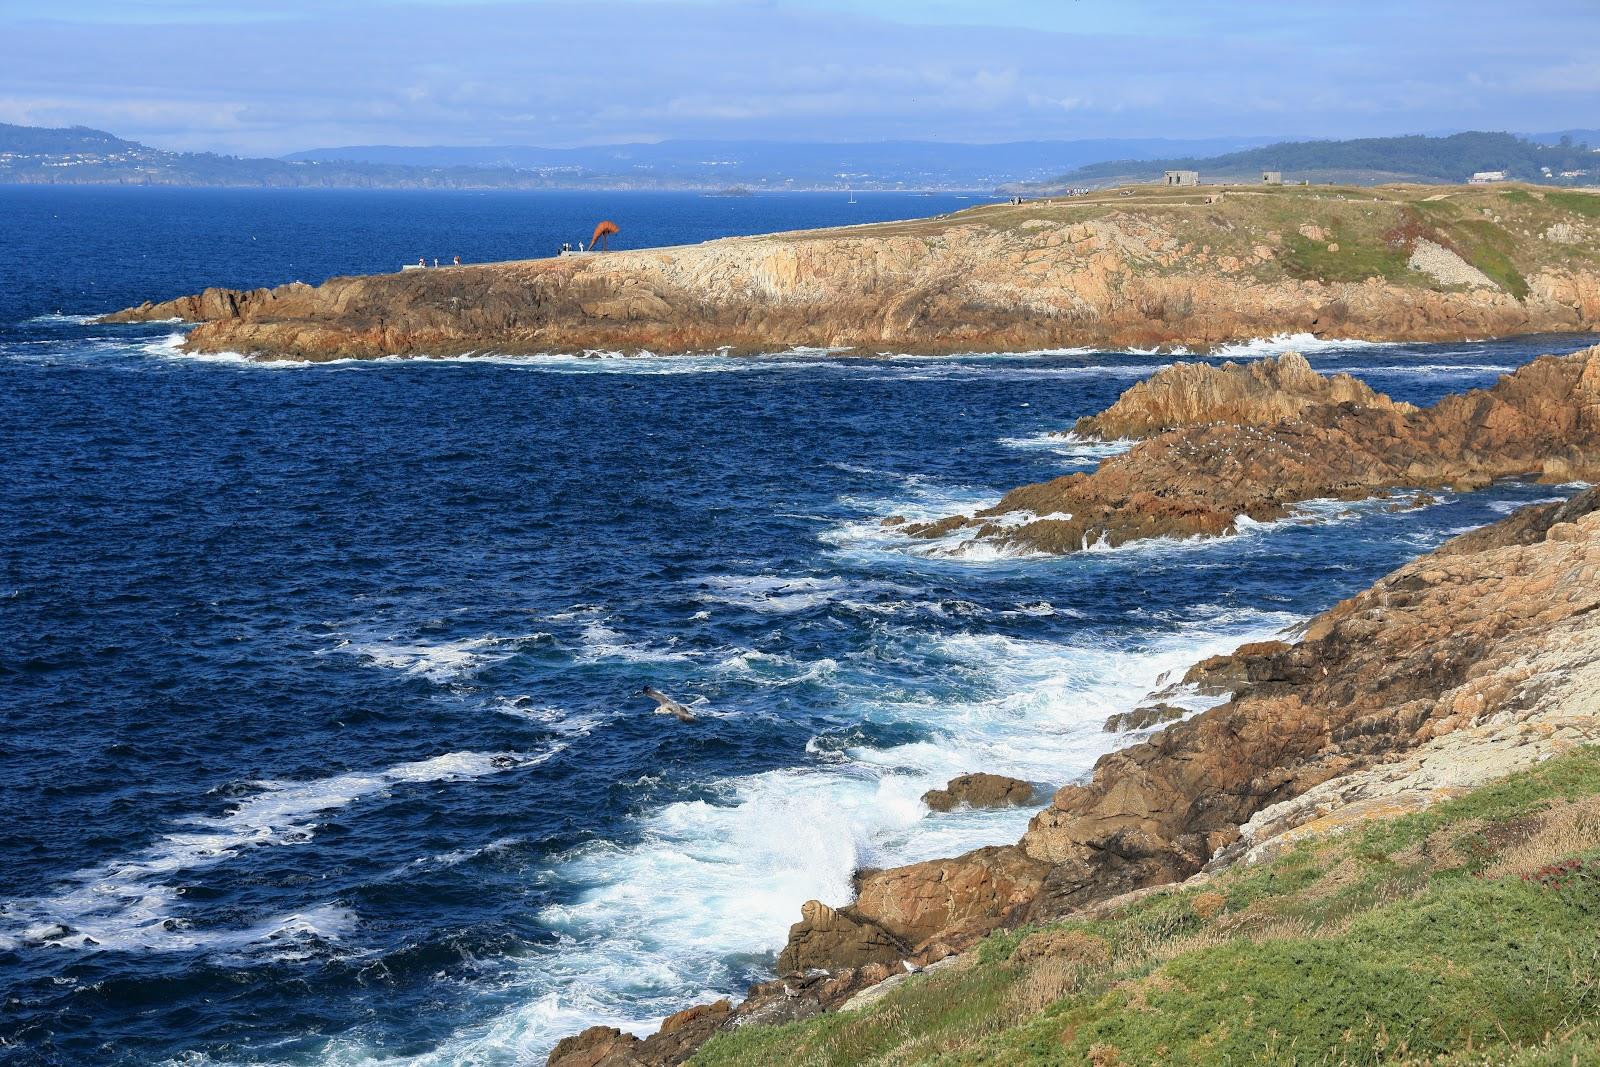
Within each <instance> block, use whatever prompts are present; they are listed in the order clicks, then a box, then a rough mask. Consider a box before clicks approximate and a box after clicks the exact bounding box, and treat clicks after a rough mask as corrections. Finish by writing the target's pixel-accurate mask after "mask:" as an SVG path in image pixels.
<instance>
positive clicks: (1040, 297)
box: [109, 187, 1600, 360]
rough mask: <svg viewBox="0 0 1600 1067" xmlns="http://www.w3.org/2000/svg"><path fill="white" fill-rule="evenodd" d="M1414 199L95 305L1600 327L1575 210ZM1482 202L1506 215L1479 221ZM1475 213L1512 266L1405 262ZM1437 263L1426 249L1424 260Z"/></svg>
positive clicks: (316, 346) (408, 322)
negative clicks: (1482, 280)
mask: <svg viewBox="0 0 1600 1067" xmlns="http://www.w3.org/2000/svg"><path fill="white" fill-rule="evenodd" d="M1420 201H1421V195H1420V194H1418V193H1417V192H1415V191H1408V190H1405V189H1400V188H1391V189H1380V190H1363V191H1362V193H1361V195H1360V197H1359V198H1352V199H1349V200H1345V199H1341V198H1338V197H1334V196H1324V195H1322V192H1321V191H1316V190H1300V189H1287V188H1286V189H1283V190H1280V191H1272V192H1268V191H1258V192H1253V193H1244V192H1238V193H1233V194H1230V195H1229V196H1228V197H1226V198H1225V199H1223V200H1222V201H1219V202H1216V203H1211V204H1207V203H1206V202H1205V198H1204V196H1203V195H1198V194H1188V193H1173V192H1167V191H1163V190H1160V189H1144V188H1140V189H1136V190H1133V191H1132V192H1131V193H1130V195H1128V196H1126V197H1123V196H1118V195H1116V194H1115V193H1107V194H1105V195H1095V196H1091V197H1084V198H1072V199H1068V200H1061V201H1058V202H1030V203H1025V204H1021V205H1014V206H1013V205H994V206H988V207H982V208H975V209H972V210H970V211H964V212H959V213H956V214H954V215H951V216H949V217H944V218H937V219H924V220H917V221H913V222H903V223H886V224H882V225H877V226H863V227H852V228H848V229H841V230H827V231H813V232H802V233H791V234H775V235H771V236H765V237H748V238H733V239H728V240H723V241H713V242H708V243H706V244H704V245H698V246H692V247H680V248H665V249H655V250H648V251H636V252H614V253H608V254H605V255H597V256H581V257H569V258H558V259H549V260H527V261H522V262H512V263H500V264H491V265H482V266H467V267H449V268H441V269H437V270H414V271H406V272H404V273H400V274H388V275H374V276H367V277H353V278H335V279H332V280H330V281H328V282H325V283H324V284H322V285H319V286H316V287H315V288H313V287H309V286H306V285H302V284H299V283H295V284H292V285H286V286H281V287H279V288H277V289H271V290H264V289H257V290H249V291H240V290H222V289H208V290H206V291H205V292H204V293H201V294H199V295H197V296H186V297H181V298H179V299H177V300H172V301H167V302H164V303H157V304H144V305H141V306H140V307H138V308H132V309H129V310H127V311H124V312H120V313H118V314H116V315H113V316H110V317H109V321H118V322H130V321H146V320H155V319H166V318H174V317H176V318H182V319H185V320H188V321H193V322H198V323H200V325H199V326H198V327H197V328H196V329H195V330H194V331H193V332H192V333H191V334H190V336H189V338H188V341H187V342H186V343H187V345H188V347H189V348H190V349H192V350H197V351H207V352H217V351H237V352H242V353H246V354H251V355H256V356H260V357H263V358H296V359H307V360H320V359H333V358H340V357H373V356H382V355H389V354H431V355H455V354H462V353H472V352H481V351H494V352H508V353H538V352H570V351H585V350H618V351H624V352H633V351H639V350H649V351H652V352H656V353H674V352H685V351H711V350H718V349H724V348H726V349H730V350H732V351H754V350H772V349H781V348H787V347H790V346H794V345H818V346H832V347H839V348H853V349H860V350H866V351H878V350H881V349H883V348H885V347H892V348H895V349H898V350H903V351H972V350H983V351H1003V350H1027V349H1033V348H1041V347H1051V346H1064V345H1097V346H1104V347H1118V348H1120V347H1129V346H1139V347H1149V346H1154V345H1180V344H1181V345H1189V346H1200V347H1204V346H1210V345H1215V344H1219V343H1222V342H1226V341H1230V340H1243V339H1247V338H1252V337H1260V336H1268V335H1275V334H1278V333H1282V332H1285V331H1290V332H1302V331H1303V332H1310V333H1314V334H1318V335H1324V336H1334V337H1355V338H1370V339H1384V340H1392V339H1412V340H1443V339H1458V338H1465V337H1483V336H1490V335H1503V334H1511V333H1529V332H1537V331H1571V330H1581V329H1585V328H1589V327H1592V326H1594V325H1596V324H1597V323H1600V250H1597V249H1595V248H1594V247H1593V246H1592V245H1590V244H1588V243H1582V242H1580V243H1575V244H1562V243H1557V242H1553V241H1547V240H1544V239H1542V238H1540V237H1537V236H1531V235H1532V234H1535V233H1543V232H1548V231H1549V230H1550V228H1551V227H1553V226H1560V225H1563V224H1565V225H1568V226H1572V227H1581V226H1583V225H1586V220H1585V218H1584V217H1583V215H1582V213H1580V212H1573V211H1567V210H1565V209H1558V208H1557V207H1555V206H1553V205H1549V204H1546V203H1543V202H1539V201H1534V200H1531V199H1530V200H1529V201H1528V202H1526V203H1523V202H1511V201H1506V200H1504V198H1503V196H1502V195H1501V191H1496V190H1489V191H1486V190H1483V189H1479V188H1475V187H1474V188H1462V189H1457V190H1455V191H1453V192H1452V193H1450V194H1449V196H1448V198H1447V199H1444V200H1436V201H1435V202H1432V203H1430V204H1428V205H1427V207H1426V210H1425V211H1424V209H1423V207H1422V206H1421V204H1420ZM1485 207H1489V208H1490V209H1491V210H1492V211H1493V213H1494V214H1495V215H1497V216H1502V217H1503V219H1504V221H1503V222H1485V221H1484V218H1483V215H1482V210H1483V208H1485ZM1297 222H1298V223H1299V225H1300V230H1299V231H1296V230H1295V229H1294V228H1293V227H1294V226H1295V224H1296V223H1297ZM1485 226H1487V227H1489V228H1490V229H1492V231H1493V232H1492V234H1490V235H1488V237H1492V240H1491V241H1489V243H1490V244H1493V245H1494V247H1495V248H1496V249H1498V251H1497V252H1496V253H1495V258H1494V260H1493V264H1494V265H1495V269H1496V270H1498V271H1501V273H1502V274H1505V272H1507V271H1509V272H1510V274H1507V275H1506V285H1504V286H1502V285H1500V284H1498V283H1497V284H1495V285H1493V286H1492V287H1488V288H1484V287H1479V288H1471V289H1469V288H1464V287H1463V286H1461V285H1458V284H1455V275H1449V276H1448V278H1447V280H1446V281H1441V280H1440V278H1439V277H1436V276H1435V275H1434V274H1430V273H1428V272H1427V271H1426V270H1422V269H1415V270H1413V269H1407V268H1406V263H1407V259H1408V257H1409V256H1411V255H1412V254H1413V253H1414V251H1415V249H1417V248H1418V247H1423V245H1421V244H1419V242H1428V243H1431V244H1432V245H1434V246H1436V247H1438V248H1440V249H1442V250H1446V251H1448V250H1449V249H1451V248H1467V249H1469V250H1470V249H1473V248H1478V247H1480V246H1483V247H1487V245H1486V244H1485V235H1484V234H1483V233H1482V230H1483V228H1484V227H1485ZM1308 227H1310V228H1314V229H1315V231H1316V232H1318V233H1322V234H1325V235H1326V234H1338V235H1339V237H1340V240H1338V241H1335V242H1330V245H1338V246H1339V247H1340V248H1341V249H1343V250H1344V251H1343V252H1342V253H1339V254H1329V253H1326V252H1323V251H1320V250H1308V249H1307V248H1305V247H1302V245H1301V243H1300V242H1301V241H1302V240H1303V238H1302V237H1301V233H1303V232H1308V230H1307V228H1308ZM1563 232H1564V231H1563ZM1320 247H1321V246H1318V249H1320ZM1449 254H1450V255H1452V256H1456V258H1457V259H1460V256H1459V255H1458V254H1457V253H1455V252H1450V253H1449ZM1341 257H1345V258H1341ZM1438 259H1439V256H1438V255H1437V254H1434V255H1432V256H1431V257H1430V255H1429V253H1427V252H1426V251H1424V252H1423V259H1422V261H1421V262H1422V264H1423V265H1424V266H1428V265H1433V264H1435V263H1436V261H1437V260H1438ZM1375 262H1376V263H1381V264H1384V265H1385V269H1382V270H1379V269H1378V268H1377V267H1372V266H1370V264H1371V263H1375ZM1485 262H1486V263H1488V261H1487V260H1486V261H1485ZM1461 263H1462V265H1463V266H1465V267H1467V269H1472V270H1476V269H1478V268H1477V267H1474V266H1472V265H1471V264H1469V263H1467V261H1466V260H1462V261H1461ZM1362 264H1368V266H1365V267H1364V266H1362ZM1511 275H1514V276H1515V277H1514V282H1513V280H1512V278H1511ZM1507 286H1509V288H1508V287H1507Z"/></svg>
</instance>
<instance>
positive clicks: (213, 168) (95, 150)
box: [0, 123, 553, 189]
mask: <svg viewBox="0 0 1600 1067" xmlns="http://www.w3.org/2000/svg"><path fill="white" fill-rule="evenodd" d="M0 184H13V185H17V184H26V185H40V184H45V185H180V186H207V185H209V186H231V187H264V188H340V189H349V188H356V189H414V188H440V189H484V188H507V189H516V188H530V189H531V188H546V187H549V186H551V185H552V184H553V183H552V182H550V181H549V180H548V179H547V178H545V177H544V176H542V175H540V174H538V173H535V172H531V171H518V170H513V169H511V168H478V167H411V166H395V165H385V164H377V163H343V162H340V163H320V162H297V161H291V160H283V159H248V158H242V157H239V156H221V155H216V154H214V153H210V152H168V151H165V150H164V149H160V148H151V147H150V146H149V145H144V144H140V143H139V142H137V141H126V140H123V139H122V138H120V137H116V136H115V135H113V134H109V133H106V132H105V131H103V130H94V129H90V128H89V127H87V126H72V127H67V128H61V129H50V128H45V127H38V126H12V125H8V124H5V123H0Z"/></svg>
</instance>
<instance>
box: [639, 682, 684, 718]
mask: <svg viewBox="0 0 1600 1067" xmlns="http://www.w3.org/2000/svg"><path fill="white" fill-rule="evenodd" d="M639 694H640V695H641V696H647V697H649V698H650V699H651V700H654V701H655V702H656V714H657V715H671V716H672V717H673V718H675V719H677V720H678V721H679V722H694V718H695V716H694V712H692V711H690V710H689V709H688V708H686V707H684V706H683V705H682V704H680V703H678V702H677V701H676V700H673V699H672V698H671V697H669V696H667V694H665V693H663V692H662V691H661V690H659V689H656V688H654V687H653V686H648V685H647V686H645V687H644V688H643V689H641V690H639Z"/></svg>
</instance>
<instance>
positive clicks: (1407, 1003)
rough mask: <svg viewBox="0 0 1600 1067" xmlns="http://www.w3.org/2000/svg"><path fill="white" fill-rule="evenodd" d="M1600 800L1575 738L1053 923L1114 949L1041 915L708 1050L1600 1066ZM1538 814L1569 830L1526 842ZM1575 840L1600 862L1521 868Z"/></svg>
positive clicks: (813, 1061)
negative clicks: (1461, 787)
mask: <svg viewBox="0 0 1600 1067" xmlns="http://www.w3.org/2000/svg"><path fill="white" fill-rule="evenodd" d="M1597 796H1600V750H1596V749H1584V750H1580V751H1578V752H1575V753H1572V754H1570V755H1567V756H1564V757H1561V758H1559V759H1554V760H1551V761H1549V762H1547V763H1545V764H1543V765H1541V766H1539V767H1538V768H1535V769H1534V770H1531V771H1529V772H1526V773H1522V774H1517V775H1514V776H1511V777H1509V778H1507V779H1504V780H1502V781H1500V782H1497V783H1494V784H1492V785H1489V786H1486V787H1484V788H1481V789H1478V790H1476V791H1474V792H1472V793H1470V794H1468V795H1466V796H1464V797H1461V798H1458V799H1455V800H1451V801H1448V802H1445V803H1441V804H1438V805H1435V806H1434V807H1432V808H1429V809H1427V810H1425V811H1423V812H1420V813H1417V814H1414V815H1410V816H1406V817H1404V818H1400V819H1395V820H1392V821H1388V822H1382V823H1375V824H1372V825H1370V826H1368V827H1366V828H1365V829H1363V830H1360V831H1357V832H1352V833H1350V834H1348V835H1346V836H1345V837H1343V838H1335V839H1331V840H1321V841H1312V842H1306V843H1302V844H1301V845H1299V846H1297V847H1296V848H1294V849H1293V850H1291V851H1290V852H1288V853H1287V854H1285V855H1283V856H1281V857H1279V858H1278V859H1277V860H1275V861H1273V862H1271V863H1268V864H1264V865H1260V866H1255V867H1249V868H1235V869H1232V870H1229V871H1226V872H1223V873H1222V874H1221V875H1220V876H1218V877H1217V878H1216V879H1214V880H1213V881H1212V883H1211V884H1209V885H1207V886H1205V887H1203V889H1201V890H1181V891H1175V892H1171V893H1166V894H1159V895H1155V896H1150V897H1146V898H1144V899H1142V900H1139V901H1137V902H1135V903H1134V904H1131V905H1129V906H1127V907H1125V908H1123V909H1121V910H1120V911H1119V912H1117V913H1115V914H1113V915H1110V916H1107V917H1102V918H1099V919H1094V920H1072V921H1068V922H1065V923H1062V924H1060V926H1061V927H1062V928H1065V929H1071V930H1077V931H1081V932H1083V933H1085V934H1092V935H1094V936H1096V937H1098V938H1100V939H1101V940H1102V941H1103V942H1104V943H1105V945H1106V946H1107V948H1108V949H1109V951H1110V956H1111V961H1110V963H1109V964H1108V965H1105V966H1093V967H1077V968H1076V969H1074V968H1072V967H1067V966H1064V965H1062V964H1061V963H1060V962H1059V961H1051V960H1049V959H1044V960H1041V959H1038V958H1035V959H1033V960H1029V961H1026V962H1019V961H1018V960H1017V959H1016V948H1017V946H1018V945H1019V944H1020V943H1021V942H1022V941H1023V939H1024V938H1025V937H1026V936H1027V935H1028V934H1029V933H1030V932H1031V931H1030V930H1019V931H1007V932H1001V933H997V934H995V935H992V936H991V937H989V938H988V939H986V940H985V941H984V942H983V943H982V944H981V945H980V947H979V949H978V951H977V952H976V953H974V954H973V958H972V959H971V960H970V962H968V963H967V964H966V965H965V966H964V967H963V968H961V969H955V970H951V971H942V972H938V973H934V974H929V975H925V976H921V977H918V978H913V979H911V980H909V981H907V982H905V983H904V984H903V985H901V986H900V987H899V988H898V989H896V990H895V991H893V992H891V993H890V994H889V995H888V996H886V997H884V998H883V999H882V1000H880V1001H879V1002H878V1003H877V1004H875V1005H873V1006H871V1007H869V1008H867V1009H863V1010H859V1011H855V1012H849V1013H842V1014H839V1013H835V1014H830V1015H825V1016H820V1017H818V1018H816V1019H812V1020H808V1021H806V1022H802V1023H794V1024H790V1025H788V1026H782V1027H772V1028H762V1027H749V1028H746V1029H743V1030H739V1031H735V1032H732V1033H728V1034H723V1035H719V1036H718V1037H717V1038H715V1039H714V1040H713V1041H711V1042H710V1043H708V1044H707V1045H706V1046H705V1047H704V1048H703V1049H702V1050H701V1052H700V1054H699V1055H698V1056H697V1057H696V1058H695V1060H694V1061H693V1062H695V1063H697V1064H714V1065H737V1064H772V1063H784V1064H796V1065H804V1067H812V1065H816V1067H823V1065H828V1067H833V1065H838V1067H845V1065H853V1064H891V1063H892V1064H930V1065H932V1064H938V1065H946V1067H953V1065H957V1064H973V1065H976V1064H994V1063H1004V1064H1040V1065H1043V1064H1060V1065H1066V1064H1085V1063H1094V1064H1101V1065H1110V1064H1119V1065H1133V1064H1140V1065H1143V1064H1171V1065H1178V1064H1196V1065H1200V1064H1274V1065H1276V1064H1307V1065H1309V1064H1329V1065H1332V1064H1348V1065H1360V1064H1423V1063H1427V1064H1439V1065H1454V1067H1469V1065H1475V1064H1485V1065H1486V1064H1501V1063H1513V1064H1519V1065H1524V1067H1535V1065H1544V1064H1551V1065H1554V1064H1561V1065H1563V1067H1565V1065H1568V1064H1570V1063H1572V1062H1574V1057H1575V1056H1576V1057H1577V1059H1576V1062H1579V1063H1595V1062H1600V933H1597V931H1600V858H1597V857H1600V826H1596V825H1592V824H1593V823H1594V822H1595V820H1593V819H1591V818H1590V815H1589V814H1588V813H1589V812H1591V810H1592V809H1593V807H1594V806H1593V805H1592V804H1590V806H1589V807H1586V808H1582V809H1579V808H1574V807H1573V806H1572V805H1574V804H1575V803H1579V802H1584V801H1585V798H1593V797H1597ZM1575 813H1576V814H1575ZM1562 819H1566V820H1568V821H1567V822H1560V821H1559V820H1562ZM1574 820H1576V821H1574ZM1586 820H1587V821H1586ZM1572 826H1576V827H1578V828H1579V831H1581V832H1578V831H1571V829H1570V828H1571V827H1572ZM1541 827H1544V828H1545V829H1546V830H1547V832H1548V833H1549V834H1551V835H1555V836H1547V837H1541V838H1538V839H1537V840H1538V841H1539V842H1541V844H1540V845H1539V846H1538V848H1534V849H1533V851H1527V850H1528V849H1529V848H1532V846H1529V845H1528V844H1527V842H1528V840H1529V835H1530V834H1532V833H1534V832H1535V831H1538V830H1540V829H1541ZM1562 828H1566V829H1562ZM1557 830H1561V834H1556V831H1557ZM1574 833H1577V836H1573V834H1574ZM1563 835H1564V836H1563ZM1586 835H1587V836H1586ZM1569 844H1570V845H1571V848H1572V852H1571V854H1572V855H1577V856H1582V857H1587V858H1591V859H1595V862H1594V863H1593V864H1591V865H1589V866H1586V867H1583V868H1580V869H1578V870H1576V871H1571V872H1566V873H1563V874H1559V875H1543V876H1541V875H1537V874H1536V875H1535V876H1533V877H1523V876H1521V874H1525V873H1527V872H1520V873H1519V870H1518V869H1516V864H1519V863H1523V862H1532V863H1535V864H1539V863H1543V862H1544V860H1542V859H1539V858H1538V857H1539V856H1541V855H1543V853H1541V852H1540V851H1539V849H1540V848H1542V849H1545V850H1546V851H1549V850H1550V849H1554V850H1556V852H1558V853H1559V854H1561V855H1566V854H1568V853H1566V852H1561V851H1560V850H1562V849H1566V848H1567V847H1568V846H1569ZM1511 848H1521V849H1523V850H1524V851H1522V852H1519V853H1517V854H1516V856H1517V859H1516V860H1515V862H1512V861H1510V860H1507V859H1505V853H1506V850H1508V849H1511ZM1530 856H1532V857H1534V859H1532V860H1529V859H1528V857H1530ZM1497 865H1498V866H1497ZM1497 872H1499V873H1497ZM1506 872H1509V873H1506ZM1490 875H1495V876H1493V877H1491V876H1490ZM1201 905H1203V906H1201Z"/></svg>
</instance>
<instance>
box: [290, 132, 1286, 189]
mask: <svg viewBox="0 0 1600 1067" xmlns="http://www.w3.org/2000/svg"><path fill="white" fill-rule="evenodd" d="M1269 141H1270V138H1265V137H1258V138H1243V137H1228V138H1210V139H1207V140H1187V141H1184V140H1169V139H1158V138H1142V139H1139V138H1113V139H1098V140H1081V141H1013V142H1008V143H1002V144H951V143H947V142H942V141H880V142H873V143H840V142H826V141H802V142H785V141H689V140H682V141H662V142H659V143H656V144H619V145H598V146H593V147H585V148H538V147H531V146H525V145H524V146H516V145H503V146H496V147H481V148H478V147H465V148H463V147H449V146H433V147H415V148H407V147H399V146H393V145H364V146H363V145H357V146H349V147H344V148H319V149H314V150H311V151H308V152H297V153H294V154H292V155H290V156H286V157H285V158H286V159H291V160H297V161H306V160H315V161H319V162H323V163H330V162H336V161H345V162H361V163H375V164H379V163H381V164H388V165H404V166H420V167H500V168H511V169H514V170H528V171H536V172H539V173H541V174H544V175H547V176H549V177H551V178H552V179H556V180H574V181H580V182H629V183H634V182H648V181H652V180H655V181H660V182H663V183H679V184H690V185H694V186H700V187H707V188H723V187H725V186H728V185H742V186H745V187H748V188H750V189H782V188H833V189H842V188H847V187H848V188H854V189H894V188H900V187H904V188H912V189H989V188H993V187H994V186H996V185H1000V184H1003V183H1005V182H1020V181H1040V180H1043V179H1047V178H1050V177H1051V176H1053V175H1056V174H1060V173H1061V172H1062V171H1063V170H1065V169H1067V168H1071V167H1081V166H1085V165H1087V164H1090V163H1098V162H1100V161H1101V160H1106V159H1149V158H1154V157H1158V156H1171V155H1176V154H1180V153H1181V154H1197V155H1198V154H1214V153H1217V152H1231V151H1238V150H1240V149H1244V148H1253V147H1256V146H1259V145H1264V144H1267V143H1269Z"/></svg>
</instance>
